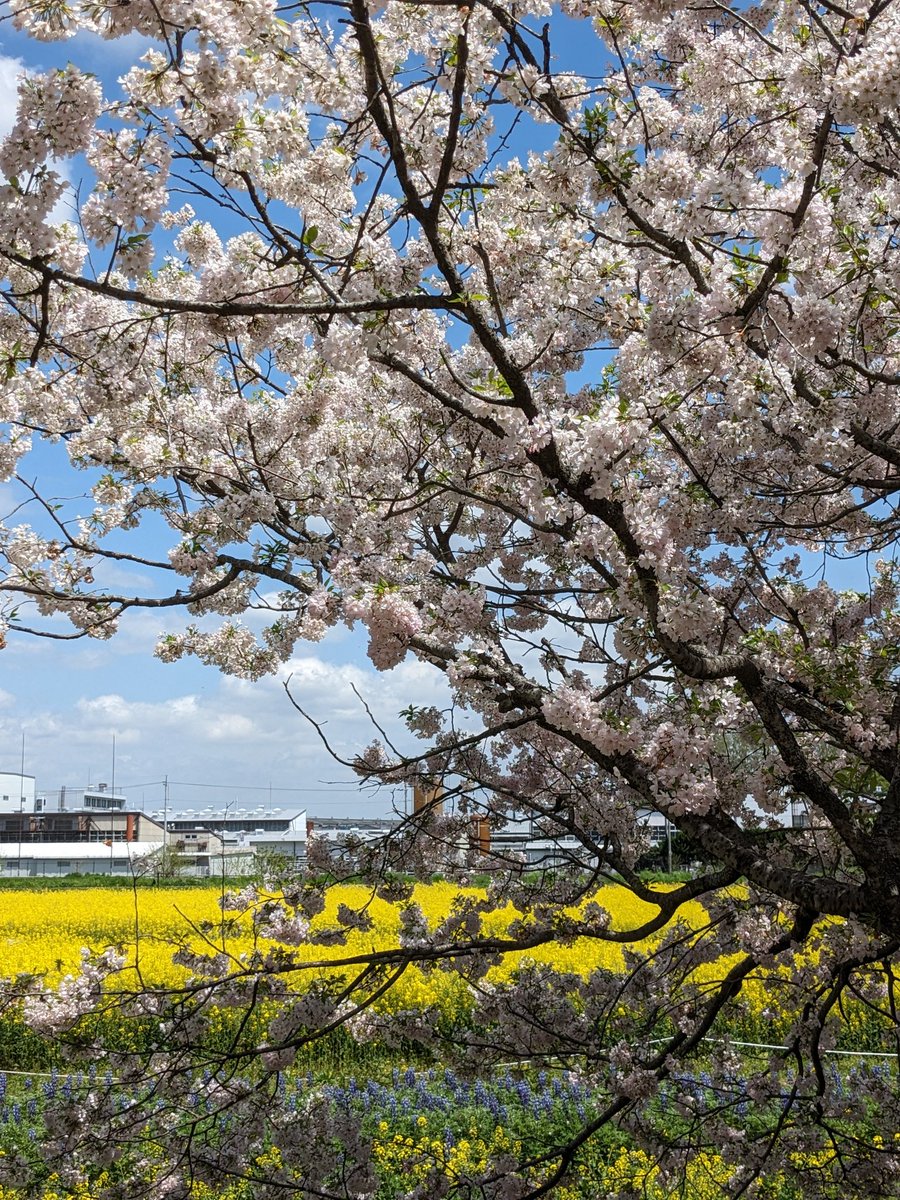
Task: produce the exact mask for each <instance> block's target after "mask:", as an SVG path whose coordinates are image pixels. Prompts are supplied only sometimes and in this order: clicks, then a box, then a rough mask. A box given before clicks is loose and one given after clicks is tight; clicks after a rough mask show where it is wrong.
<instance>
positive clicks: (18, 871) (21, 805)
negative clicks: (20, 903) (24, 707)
mask: <svg viewBox="0 0 900 1200" xmlns="http://www.w3.org/2000/svg"><path fill="white" fill-rule="evenodd" d="M24 824H25V730H24V729H23V730H22V762H21V766H20V768H19V859H18V862H17V864H16V878H17V879H18V878H19V876H20V875H21V874H22V832H23V831H22V826H23V825H24Z"/></svg>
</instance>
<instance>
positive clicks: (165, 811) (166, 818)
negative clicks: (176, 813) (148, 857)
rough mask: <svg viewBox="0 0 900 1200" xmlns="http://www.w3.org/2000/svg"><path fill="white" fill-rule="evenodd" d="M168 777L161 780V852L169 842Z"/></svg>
mask: <svg viewBox="0 0 900 1200" xmlns="http://www.w3.org/2000/svg"><path fill="white" fill-rule="evenodd" d="M168 831H169V777H168V775H167V776H166V777H165V779H164V780H163V850H164V851H165V848H166V846H167V844H168V841H169V834H168Z"/></svg>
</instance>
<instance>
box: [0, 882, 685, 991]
mask: <svg viewBox="0 0 900 1200" xmlns="http://www.w3.org/2000/svg"><path fill="white" fill-rule="evenodd" d="M459 894H460V889H458V888H457V887H456V886H455V885H453V884H450V883H433V884H421V885H419V886H417V887H416V889H415V894H414V900H415V902H416V903H417V904H419V905H420V906H421V908H422V910H423V912H424V913H425V915H426V917H427V919H428V921H429V923H430V924H431V925H432V926H434V925H436V924H437V923H438V922H439V921H441V920H442V919H443V918H444V917H445V916H446V915H447V913H448V912H449V911H450V908H451V905H452V903H453V900H454V899H455V897H456V896H457V895H459ZM464 894H467V895H472V896H482V895H483V894H484V893H483V892H481V891H479V890H478V889H475V888H470V889H464ZM219 899H220V894H219V891H218V889H216V888H212V887H211V888H208V889H207V888H167V889H159V890H153V889H149V888H148V889H140V890H138V891H136V892H134V893H132V892H128V891H124V890H123V891H119V890H116V889H111V888H110V889H106V888H85V889H83V890H71V891H45V892H23V891H7V892H0V977H3V978H11V977H15V976H18V975H23V974H35V975H43V976H44V978H45V979H46V982H47V983H48V985H50V986H51V987H53V986H55V985H56V984H57V983H58V982H59V981H60V979H62V978H63V977H64V976H65V975H67V974H71V973H74V972H76V971H77V970H78V967H79V963H80V960H81V951H82V948H83V947H86V948H88V949H90V950H93V951H101V950H103V949H104V948H105V947H107V946H116V947H120V948H122V949H123V950H124V951H125V952H126V953H127V954H128V956H129V959H130V960H131V961H134V958H135V947H138V953H139V957H140V966H141V971H142V974H143V977H144V979H145V980H147V981H148V982H153V983H163V984H164V983H173V984H176V983H178V982H180V981H181V980H183V979H184V976H185V972H184V969H183V968H179V967H176V966H174V965H173V963H172V950H173V941H174V940H175V939H177V938H179V937H184V938H188V939H189V940H190V941H191V942H192V943H193V944H194V945H195V946H197V947H202V945H203V938H204V936H206V937H208V938H209V939H210V941H211V942H213V943H215V944H217V945H221V944H222V936H223V934H222V931H221V924H220V923H221V921H222V917H223V914H222V911H221V908H220V904H219ZM595 899H596V901H597V902H598V903H599V904H600V905H601V906H602V907H603V908H605V909H606V910H607V911H608V912H609V914H610V919H611V925H612V926H613V928H615V929H626V928H632V927H635V926H638V925H640V924H641V923H642V922H643V921H645V920H647V918H648V917H650V916H652V915H653V914H654V912H655V909H654V906H653V905H650V904H645V903H643V902H642V901H640V900H638V899H636V898H635V897H634V896H633V895H632V894H631V893H630V892H629V891H628V890H627V889H626V888H623V887H615V886H608V887H604V888H602V889H601V890H600V891H599V892H598V893H597V894H596V896H595ZM339 904H346V905H348V906H349V907H351V908H359V907H362V906H363V905H366V904H368V911H369V913H370V915H371V917H372V919H373V922H374V924H373V928H372V929H371V930H369V931H367V932H361V931H352V932H350V933H349V935H348V938H347V944H346V946H345V947H334V948H330V949H328V948H322V947H304V948H302V949H301V951H300V953H301V955H302V957H303V958H304V960H306V961H310V962H312V961H322V960H323V959H336V958H340V957H342V956H344V955H347V954H359V953H364V952H366V951H370V950H373V949H376V950H377V949H384V948H386V947H389V946H396V945H397V944H398V937H399V930H400V908H399V906H397V905H395V904H391V903H389V902H387V901H385V900H382V899H379V898H377V897H375V898H373V897H372V895H371V892H370V891H369V889H367V888H366V887H363V886H361V885H343V886H340V887H335V888H332V889H331V891H330V892H329V893H328V903H327V906H326V909H325V911H324V912H323V913H321V914H320V915H319V916H318V917H316V918H315V920H314V922H313V927H314V928H315V927H322V926H328V925H333V924H334V923H335V913H336V911H337V907H338V905H339ZM520 915H521V914H520V913H519V912H518V911H517V910H516V909H514V908H512V907H511V906H507V907H506V908H505V909H503V910H501V911H498V912H495V913H492V914H489V915H488V916H487V917H486V919H485V926H484V932H485V934H486V935H488V936H502V935H504V934H505V933H506V932H507V930H508V928H509V925H510V922H511V921H512V920H513V919H515V918H517V917H519V916H520ZM225 919H226V920H227V921H228V923H229V924H228V928H227V930H226V933H225V942H224V944H225V945H226V947H227V949H228V951H229V952H230V953H231V954H233V955H234V956H235V957H236V958H237V957H239V956H240V955H241V954H242V953H246V952H247V951H248V950H250V949H251V947H252V944H253V943H252V935H251V930H250V922H249V920H247V919H246V918H245V919H243V920H238V921H235V919H234V914H232V913H227V914H225ZM682 919H683V920H686V921H687V922H689V923H690V924H692V925H695V926H699V925H700V924H701V923H702V922H703V921H704V920H705V912H704V910H703V908H702V906H701V905H700V904H697V903H693V904H690V905H688V906H686V908H685V910H684V911H683V914H682ZM201 927H206V928H207V929H209V930H210V931H209V932H208V933H207V934H206V935H202V934H201V933H200V932H199V930H200V928H201ZM210 927H212V928H211V929H210ZM523 960H528V961H530V962H538V963H547V964H549V965H552V966H553V967H555V968H556V969H557V970H560V971H573V972H578V973H580V974H587V973H589V972H591V971H593V970H595V969H597V968H598V967H604V968H606V969H608V970H612V971H616V970H620V969H621V968H622V961H623V960H622V949H621V947H620V946H619V945H617V944H614V943H608V942H602V941H596V940H588V939H584V938H581V939H578V940H576V941H573V942H571V943H569V944H562V945H561V944H558V943H548V944H547V945H546V946H542V947H537V948H535V949H533V950H529V951H527V952H515V953H510V954H507V955H506V956H505V958H504V962H503V964H502V966H500V967H498V968H495V969H494V971H493V973H492V975H491V978H492V979H493V980H494V981H495V982H496V981H499V980H501V979H503V978H504V977H508V976H509V975H510V974H511V973H512V972H513V971H514V970H515V969H516V968H517V967H518V966H519V965H520V964H521V963H522V962H523ZM458 984H459V981H458V980H457V979H455V978H454V977H448V976H435V975H433V974H432V975H430V976H428V978H427V980H426V979H425V978H423V976H422V975H421V974H419V973H417V972H415V971H411V972H408V973H407V975H406V976H405V977H404V979H403V980H401V982H400V984H399V985H398V988H397V989H396V991H395V992H394V993H393V994H392V995H391V996H390V997H388V998H386V1001H385V1003H386V1004H387V1006H388V1007H390V1008H394V1007H404V1008H405V1007H408V1006H420V1005H422V1004H425V1003H435V1002H437V1003H438V1004H440V1003H441V1001H442V999H443V1000H445V1001H447V1002H449V1001H450V1000H451V998H452V996H451V994H455V991H456V990H457V988H458ZM442 989H449V993H450V994H448V995H447V996H446V997H442V996H441V995H440V994H439V993H440V992H441V990H442Z"/></svg>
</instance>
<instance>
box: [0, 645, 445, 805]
mask: <svg viewBox="0 0 900 1200" xmlns="http://www.w3.org/2000/svg"><path fill="white" fill-rule="evenodd" d="M69 649H70V648H69V647H66V650H65V651H64V652H63V655H64V656H65V653H66V651H67V650H69ZM160 670H161V672H164V673H165V675H166V676H170V677H171V681H172V687H173V688H177V687H178V685H179V681H181V680H184V678H185V675H186V672H184V671H182V670H181V669H180V668H179V666H178V665H175V666H171V667H167V668H160ZM288 675H290V677H291V679H290V687H291V694H292V695H293V697H294V699H295V700H296V702H297V704H298V705H300V706H301V707H302V708H303V709H304V710H305V711H306V712H308V713H309V714H310V716H312V717H313V718H314V719H315V720H316V721H317V722H319V723H320V724H321V725H322V727H323V730H324V733H325V735H326V737H327V738H328V740H329V743H330V744H331V745H332V747H333V749H334V750H335V752H336V753H337V754H338V755H340V756H341V757H342V758H345V759H348V760H349V759H352V758H353V756H354V755H355V754H357V753H359V751H360V750H362V749H363V747H365V746H366V745H367V744H368V743H369V742H371V740H372V739H373V737H374V736H376V730H375V729H374V728H373V726H372V724H371V721H370V719H369V717H368V716H367V714H366V711H365V708H364V706H363V703H362V701H361V699H360V697H362V698H363V699H364V700H365V701H366V703H368V705H369V707H370V708H371V710H372V712H373V714H374V715H375V716H376V717H377V719H378V720H379V722H380V723H382V724H383V725H384V727H385V728H386V729H387V730H388V732H389V734H390V735H391V736H392V737H394V738H396V739H397V740H398V742H400V743H401V744H403V745H404V746H407V747H416V748H418V747H419V745H420V744H419V743H418V742H415V741H414V739H411V738H410V736H409V734H408V732H407V731H406V730H405V726H404V723H403V721H402V720H401V719H400V718H399V716H398V714H399V712H400V710H401V709H403V708H406V707H407V706H408V705H409V704H442V703H443V702H445V700H446V687H445V685H444V684H443V681H442V679H441V677H440V676H439V675H438V673H437V672H436V671H434V670H432V669H431V668H429V667H428V666H426V665H424V664H421V663H418V662H416V661H414V660H412V659H409V660H407V661H405V662H404V663H402V664H400V666H398V667H396V668H395V669H394V670H393V671H389V672H384V673H378V672H376V671H374V670H373V669H371V668H370V667H369V666H368V665H365V664H360V663H355V662H343V663H331V662H328V661H326V660H325V659H324V658H322V657H319V656H318V655H314V654H307V655H298V656H297V657H296V658H295V659H294V660H293V661H292V662H291V663H290V664H289V665H288V666H287V667H286V669H285V671H284V677H285V678H286V677H287V676H288ZM122 676H123V672H122V671H121V670H120V671H119V672H118V679H117V682H116V684H115V685H114V686H115V689H116V690H113V689H111V688H110V685H109V680H110V673H109V672H108V671H104V672H103V673H102V674H97V675H95V676H93V678H96V679H97V680H98V683H100V684H101V686H100V687H97V688H96V689H92V688H91V687H90V685H89V683H88V684H87V686H85V685H84V684H83V685H82V688H81V693H82V694H81V695H80V696H78V697H77V698H76V699H74V700H73V701H71V702H69V703H65V702H63V701H62V699H60V701H58V702H54V697H53V693H52V690H51V691H49V692H48V690H47V688H43V689H41V692H40V694H39V695H38V694H37V693H35V692H34V690H33V689H32V696H31V698H30V699H28V698H27V697H26V687H27V685H26V681H25V678H24V676H23V680H22V686H21V687H20V688H19V689H17V690H18V691H19V692H20V693H21V695H19V696H14V695H12V694H10V695H9V696H8V701H9V702H8V703H4V700H3V698H4V695H5V694H4V693H0V745H4V744H5V745H6V746H7V747H9V746H12V745H15V746H18V744H19V741H18V739H19V736H20V732H21V730H22V729H23V728H24V730H25V735H26V756H27V757H26V763H27V765H26V770H27V771H29V772H31V773H33V774H34V775H35V776H36V777H37V784H38V788H39V789H43V790H46V791H55V790H57V789H58V788H59V787H60V786H61V785H63V784H66V785H67V786H68V787H70V788H74V787H81V786H84V785H86V784H87V783H89V782H91V781H93V782H97V781H98V780H101V779H102V780H105V781H107V782H109V781H110V777H111V774H112V760H113V738H115V761H116V783H117V786H119V787H124V788H125V789H126V792H127V793H128V795H129V799H131V800H133V801H134V802H135V803H140V802H141V801H142V800H143V801H144V802H145V803H146V804H147V807H148V808H153V807H157V806H158V805H159V803H160V800H161V796H162V784H161V782H160V783H157V784H147V781H152V780H156V781H161V780H163V778H164V777H168V779H169V780H171V781H175V782H173V783H172V784H171V786H170V798H171V800H172V804H173V806H176V807H179V808H182V809H188V808H194V807H204V806H205V805H207V804H213V805H216V804H222V803H225V802H235V801H236V800H239V801H240V802H241V803H250V800H251V799H252V801H253V803H254V804H256V803H259V802H261V801H267V798H268V787H269V783H270V782H271V784H272V785H273V788H274V802H275V803H276V804H282V805H285V806H293V807H296V808H306V809H307V810H308V811H309V812H311V813H315V814H318V815H320V816H324V815H329V814H332V813H346V814H356V815H376V814H378V813H381V812H385V811H389V810H390V807H391V797H390V795H389V794H388V793H384V792H382V793H372V792H368V791H367V792H360V791H359V788H358V781H357V779H356V777H355V776H354V775H353V773H352V772H351V771H350V770H349V769H348V768H346V767H342V766H341V765H340V764H339V763H337V762H335V760H334V759H333V758H332V757H331V756H330V755H329V753H328V752H327V750H326V749H325V748H324V746H323V744H322V741H321V739H320V737H319V735H318V734H317V732H316V730H315V729H314V728H313V726H312V725H311V724H310V723H309V722H307V721H305V720H304V719H303V718H302V716H301V715H300V714H299V713H298V712H297V711H296V710H295V709H294V708H293V706H292V705H291V703H290V701H289V700H288V697H287V696H286V695H285V692H284V687H283V679H276V678H270V679H265V680H261V681H259V682H258V683H250V682H248V681H246V680H241V679H234V678H230V677H223V676H220V675H217V674H216V673H215V672H212V671H207V672H205V673H204V674H203V676H202V679H203V681H204V682H202V683H201V685H200V686H192V687H191V690H190V691H184V692H182V694H177V695H172V696H171V697H169V698H148V697H142V696H141V695H140V686H141V684H140V679H141V676H140V675H137V676H136V675H135V673H134V672H133V671H132V676H131V679H130V680H129V683H130V686H129V687H127V688H126V687H125V686H123V680H122ZM83 678H85V679H86V680H90V679H91V676H90V675H87V676H85V677H83ZM136 681H137V695H135V682H136ZM157 682H158V677H157ZM197 682H198V680H197V679H196V678H192V684H193V685H196V684H197ZM104 684H105V686H104ZM354 687H355V688H356V690H357V692H358V693H359V696H357V695H356V694H354V690H353V689H354ZM0 768H4V764H3V763H2V762H0ZM5 769H14V768H12V767H6V768H5ZM145 784H146V786H142V785H145ZM189 785H190V786H189ZM200 785H215V786H200ZM245 789H256V791H255V792H252V791H250V790H245ZM278 789H288V790H286V791H279V790H278Z"/></svg>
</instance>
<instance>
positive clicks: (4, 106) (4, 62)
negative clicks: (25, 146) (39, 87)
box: [0, 54, 25, 138]
mask: <svg viewBox="0 0 900 1200" xmlns="http://www.w3.org/2000/svg"><path fill="white" fill-rule="evenodd" d="M24 69H25V64H24V63H23V62H22V60H21V58H11V57H10V56H9V55H7V54H0V138H3V137H6V135H7V134H8V133H9V131H10V130H11V129H12V127H13V125H14V124H15V120H16V104H17V98H18V87H19V76H20V75H21V74H22V72H23V70H24Z"/></svg>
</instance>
